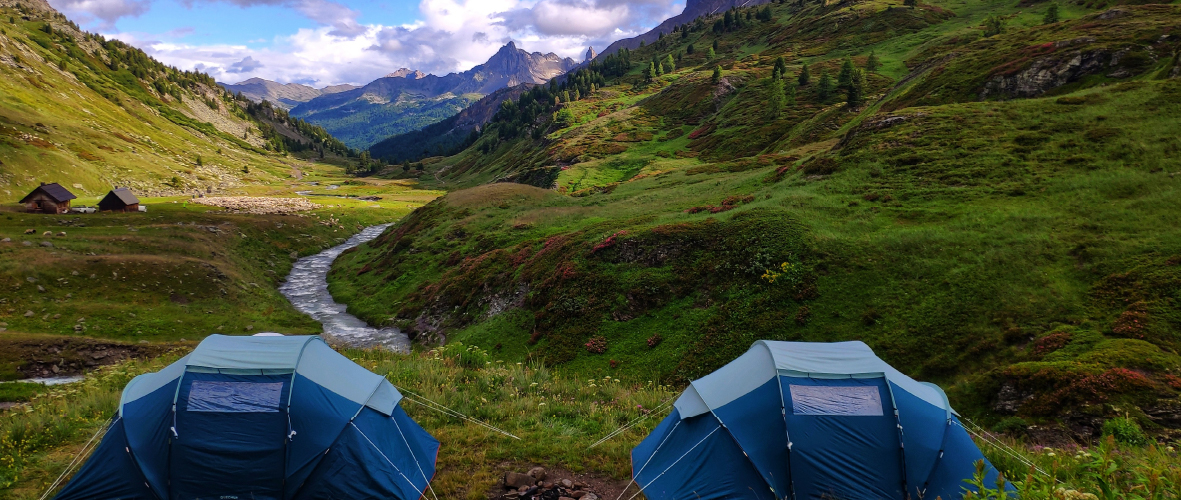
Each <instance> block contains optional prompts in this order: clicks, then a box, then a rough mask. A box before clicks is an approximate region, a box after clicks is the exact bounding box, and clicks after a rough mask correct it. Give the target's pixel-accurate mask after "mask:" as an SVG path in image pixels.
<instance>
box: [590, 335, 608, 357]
mask: <svg viewBox="0 0 1181 500" xmlns="http://www.w3.org/2000/svg"><path fill="white" fill-rule="evenodd" d="M586 352H589V353H591V354H603V353H605V352H607V339H605V338H603V337H602V336H594V337H591V339H590V340H588V341H587V342H586Z"/></svg>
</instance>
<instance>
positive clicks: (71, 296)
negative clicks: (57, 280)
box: [66, 293, 74, 299]
mask: <svg viewBox="0 0 1181 500" xmlns="http://www.w3.org/2000/svg"><path fill="white" fill-rule="evenodd" d="M66 298H67V299H72V298H74V294H72V293H67V294H66Z"/></svg>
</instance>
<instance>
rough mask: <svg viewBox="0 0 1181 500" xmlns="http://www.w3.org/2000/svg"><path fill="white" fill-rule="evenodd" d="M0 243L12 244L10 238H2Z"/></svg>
mask: <svg viewBox="0 0 1181 500" xmlns="http://www.w3.org/2000/svg"><path fill="white" fill-rule="evenodd" d="M0 243H12V238H4V239H2V240H0Z"/></svg>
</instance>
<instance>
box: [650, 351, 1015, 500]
mask: <svg viewBox="0 0 1181 500" xmlns="http://www.w3.org/2000/svg"><path fill="white" fill-rule="evenodd" d="M979 460H985V458H984V456H983V454H982V453H981V452H980V450H979V448H977V447H976V445H975V443H974V442H973V441H972V439H971V437H969V436H968V433H967V432H966V431H965V429H964V428H963V427H962V426H961V425H960V424H959V419H958V418H957V416H956V414H955V411H954V410H953V409H952V408H951V406H950V404H948V402H947V397H946V395H945V394H944V393H943V391H942V389H940V388H939V387H938V386H935V385H933V384H927V383H921V382H917V381H915V380H913V379H911V378H910V377H907V376H906V375H904V374H902V373H901V372H899V371H898V370H896V369H894V368H893V367H891V366H889V365H888V364H886V363H885V362H884V361H882V360H881V359H879V358H878V357H877V356H876V355H874V353H873V350H872V349H870V348H869V346H867V345H865V344H864V343H862V342H840V343H807V342H773V341H759V342H755V344H754V345H753V346H751V348H750V350H748V351H747V352H746V353H745V354H743V355H742V356H739V357H738V358H737V359H735V360H734V361H732V362H730V363H729V364H727V365H726V366H724V367H722V368H720V369H718V370H717V371H715V372H713V373H711V374H709V375H706V376H705V377H702V378H700V379H697V380H694V381H693V382H691V383H690V385H689V387H688V388H686V389H685V391H684V392H683V393H682V394H681V396H680V397H679V398H678V399H677V401H676V403H674V405H673V411H672V412H671V414H670V415H669V416H668V417H667V418H666V419H665V420H664V421H663V422H661V424H660V425H659V426H658V427H657V428H656V429H655V430H654V431H652V433H651V434H650V435H649V436H648V437H647V438H645V439H644V441H643V442H641V443H640V444H639V446H637V447H636V448H635V449H634V450H633V451H632V477H633V478H634V479H635V481H636V483H637V484H638V485H639V486H640V487H641V488H642V489H643V491H644V494H645V495H646V496H647V498H649V499H651V500H657V499H661V500H663V499H677V500H680V499H695V498H778V499H787V498H792V499H804V498H808V499H822V498H823V499H849V500H860V499H865V500H870V499H874V500H878V499H897V500H904V499H907V498H937V497H943V498H958V497H959V496H960V495H962V494H963V491H964V490H963V488H964V485H965V483H964V482H963V480H964V479H968V478H971V477H972V475H973V474H974V473H975V470H976V469H975V464H976V462H977V461H979ZM985 463H986V467H987V475H988V480H989V481H995V478H996V476H997V474H998V472H997V471H996V469H995V468H994V467H993V466H992V465H991V464H989V463H987V460H985ZM747 469H749V470H747ZM707 493H708V494H707Z"/></svg>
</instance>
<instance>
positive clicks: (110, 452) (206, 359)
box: [57, 335, 439, 500]
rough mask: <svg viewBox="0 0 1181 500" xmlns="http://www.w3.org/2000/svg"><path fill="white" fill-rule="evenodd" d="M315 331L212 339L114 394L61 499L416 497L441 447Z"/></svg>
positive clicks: (377, 380)
mask: <svg viewBox="0 0 1181 500" xmlns="http://www.w3.org/2000/svg"><path fill="white" fill-rule="evenodd" d="M401 399H402V395H401V394H400V393H399V392H398V390H397V389H395V388H394V386H393V385H391V384H390V383H389V381H387V380H386V379H385V378H384V377H381V376H378V375H376V374H374V373H372V372H370V371H368V370H366V369H364V368H362V367H360V366H358V365H357V364H355V363H353V362H352V361H350V360H349V359H348V358H345V357H344V356H342V355H340V354H339V353H337V352H336V351H333V350H332V348H330V347H328V345H327V344H325V343H324V341H322V340H321V339H320V338H319V337H308V336H303V337H294V336H293V337H284V336H270V337H226V336H221V335H214V336H212V337H209V338H207V339H205V341H203V342H201V344H200V345H199V346H197V349H196V350H194V351H193V352H192V353H191V354H189V355H188V356H185V357H184V358H183V359H181V360H180V361H177V362H176V363H173V364H172V365H170V366H168V367H167V368H165V369H163V370H161V371H159V372H157V373H150V374H146V375H141V376H139V377H136V378H135V379H134V380H132V381H131V383H129V384H127V388H126V389H124V390H123V398H122V400H121V401H120V403H119V411H118V414H117V415H116V416H115V418H114V420H113V421H112V423H111V426H110V428H109V430H108V431H107V434H106V436H105V437H104V438H103V439H102V442H101V443H100V444H99V445H98V447H97V448H96V449H95V451H94V454H93V455H91V457H90V460H89V461H87V463H86V465H85V466H83V467H82V469H81V470H80V471H78V473H77V474H76V475H75V476H74V477H73V479H72V480H71V481H70V482H69V484H67V485H66V487H65V488H64V489H63V490H62V491H61V492H60V493H58V495H57V498H58V499H59V500H75V499H77V500H83V499H86V500H115V499H120V500H131V499H144V500H165V499H168V500H172V499H176V500H179V499H186V500H188V499H193V500H203V499H242V500H246V499H257V500H264V499H270V500H278V499H293V500H298V499H313V498H314V499H327V498H358V499H361V498H382V499H389V498H395V499H403V500H416V499H418V498H419V497H420V496H422V492H423V489H424V488H426V487H427V485H428V483H429V482H430V478H431V477H433V476H434V472H435V456H436V453H437V452H438V450H439V442H438V441H436V440H435V439H434V438H433V437H431V435H430V434H428V433H427V432H426V431H425V430H423V429H422V427H419V426H418V424H416V423H415V422H414V421H413V420H411V419H410V417H409V416H407V415H406V413H405V412H404V411H402V409H401V407H399V406H398V402H399V401H401Z"/></svg>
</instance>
